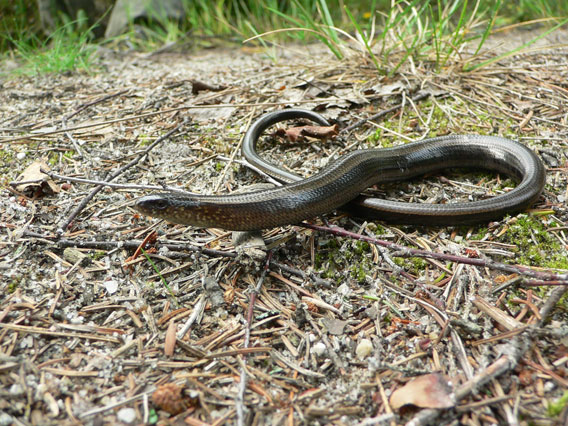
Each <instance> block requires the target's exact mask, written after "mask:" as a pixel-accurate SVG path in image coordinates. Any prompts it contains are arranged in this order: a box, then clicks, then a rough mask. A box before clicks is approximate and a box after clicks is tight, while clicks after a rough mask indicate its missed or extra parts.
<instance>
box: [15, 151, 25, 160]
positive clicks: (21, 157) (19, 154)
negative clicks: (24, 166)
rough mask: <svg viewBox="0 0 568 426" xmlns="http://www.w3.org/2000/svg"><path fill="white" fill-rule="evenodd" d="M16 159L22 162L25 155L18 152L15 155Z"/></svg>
mask: <svg viewBox="0 0 568 426" xmlns="http://www.w3.org/2000/svg"><path fill="white" fill-rule="evenodd" d="M16 158H17V159H18V160H23V159H24V158H26V153H25V152H18V153H17V154H16Z"/></svg>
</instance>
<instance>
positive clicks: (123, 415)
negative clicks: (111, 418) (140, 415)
mask: <svg viewBox="0 0 568 426" xmlns="http://www.w3.org/2000/svg"><path fill="white" fill-rule="evenodd" d="M116 418H117V419H118V420H119V421H121V422H123V423H127V424H130V423H134V421H135V420H136V410H134V408H129V407H125V408H121V409H120V410H118V413H116Z"/></svg>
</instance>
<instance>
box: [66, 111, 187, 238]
mask: <svg viewBox="0 0 568 426" xmlns="http://www.w3.org/2000/svg"><path fill="white" fill-rule="evenodd" d="M184 124H185V121H184V122H182V123H180V124H178V125H177V126H176V127H175V128H173V129H172V130H170V131H169V132H168V133H166V134H165V135H163V136H160V137H159V138H158V139H156V140H155V141H154V142H153V143H152V144H151V145H149V146H148V147H147V148H146V149H145V150H144V151H143V152H142V153H141V154H140V155H139V156H138V157H136V158H134V159H133V160H132V161H130V162H129V163H128V164H126V165H124V166H122V167H121V168H120V169H118V170H117V171H115V172H114V173H112V174H111V175H110V176H109V178H108V181H111V180H113V179H115V178H116V177H117V176H120V175H121V174H122V173H124V172H125V171H126V170H128V169H129V168H131V167H132V166H134V165H136V164H138V163H139V162H140V161H141V160H142V159H143V158H145V157H146V155H148V153H149V152H150V151H151V150H152V149H153V148H154V147H156V146H157V145H158V144H160V143H161V142H162V141H163V140H165V139H167V138H169V137H170V136H171V135H173V134H174V133H175V132H177V131H178V130H179V128H180V127H182V126H183V125H184ZM103 188H104V186H103V185H99V186H97V187H96V188H94V189H93V190H92V191H91V193H90V194H89V195H87V196H86V197H85V198H83V200H82V201H81V203H80V204H79V205H78V206H77V207H76V208H75V209H74V210H73V211H72V212H71V214H70V215H69V217H68V218H67V219H66V220H65V221H63V223H62V224H61V226H60V227H59V228H58V229H57V234H58V235H63V234H64V233H65V230H66V229H67V227H68V226H69V224H70V223H71V222H72V221H73V220H74V219H75V218H76V217H77V215H78V214H79V213H81V212H82V211H83V209H84V208H85V207H86V206H87V204H88V203H89V201H91V200H92V199H93V198H94V197H95V195H97V194H98V193H99V192H100V191H101V190H102V189H103Z"/></svg>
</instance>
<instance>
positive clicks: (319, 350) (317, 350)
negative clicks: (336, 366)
mask: <svg viewBox="0 0 568 426" xmlns="http://www.w3.org/2000/svg"><path fill="white" fill-rule="evenodd" d="M325 349H326V348H325V344H324V343H322V342H317V343H316V344H315V345H314V346H312V353H313V354H316V355H317V356H322V355H323V354H324V353H325Z"/></svg>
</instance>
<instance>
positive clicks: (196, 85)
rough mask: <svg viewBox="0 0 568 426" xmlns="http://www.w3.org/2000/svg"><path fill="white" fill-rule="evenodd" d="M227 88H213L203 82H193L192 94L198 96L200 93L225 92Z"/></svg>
mask: <svg viewBox="0 0 568 426" xmlns="http://www.w3.org/2000/svg"><path fill="white" fill-rule="evenodd" d="M226 88H227V87H226V86H211V85H210V84H207V83H204V82H203V81H199V80H191V93H192V94H194V95H197V94H198V93H199V92H203V91H208V92H220V91H221V90H225V89H226Z"/></svg>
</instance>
